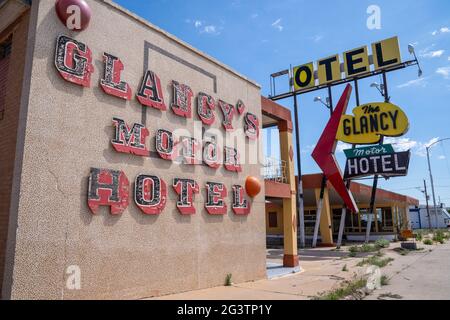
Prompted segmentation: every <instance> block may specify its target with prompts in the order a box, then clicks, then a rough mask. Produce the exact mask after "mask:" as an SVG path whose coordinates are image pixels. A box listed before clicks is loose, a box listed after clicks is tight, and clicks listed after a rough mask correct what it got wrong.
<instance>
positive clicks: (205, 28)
mask: <svg viewBox="0 0 450 320" xmlns="http://www.w3.org/2000/svg"><path fill="white" fill-rule="evenodd" d="M184 21H185V22H186V23H189V24H192V25H193V26H194V27H195V29H197V30H198V31H199V32H200V33H207V34H211V35H219V34H220V30H221V29H223V28H219V27H217V26H215V25H212V24H209V25H208V24H206V23H205V22H204V21H201V20H198V19H196V20H192V19H186V20H184Z"/></svg>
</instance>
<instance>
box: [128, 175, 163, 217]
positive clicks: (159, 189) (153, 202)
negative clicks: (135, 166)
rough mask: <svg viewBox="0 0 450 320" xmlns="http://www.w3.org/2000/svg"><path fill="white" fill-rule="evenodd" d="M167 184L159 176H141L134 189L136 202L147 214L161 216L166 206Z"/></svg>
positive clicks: (137, 179) (138, 177)
mask: <svg viewBox="0 0 450 320" xmlns="http://www.w3.org/2000/svg"><path fill="white" fill-rule="evenodd" d="M166 199H167V187H166V183H165V182H164V181H163V180H161V179H160V178H158V177H157V176H149V175H143V174H141V175H139V176H137V177H136V181H135V187H134V202H135V203H136V205H137V206H138V207H139V209H141V210H142V211H143V212H144V213H145V214H160V213H161V212H162V211H163V210H164V207H165V206H166Z"/></svg>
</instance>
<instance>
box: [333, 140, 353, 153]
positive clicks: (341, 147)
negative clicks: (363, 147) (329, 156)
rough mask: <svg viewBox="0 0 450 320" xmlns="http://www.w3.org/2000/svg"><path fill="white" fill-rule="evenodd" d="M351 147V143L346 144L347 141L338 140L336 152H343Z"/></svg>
mask: <svg viewBox="0 0 450 320" xmlns="http://www.w3.org/2000/svg"><path fill="white" fill-rule="evenodd" d="M351 148H352V145H351V144H348V143H345V142H342V141H338V144H337V146H336V152H337V153H342V152H344V150H346V149H351Z"/></svg>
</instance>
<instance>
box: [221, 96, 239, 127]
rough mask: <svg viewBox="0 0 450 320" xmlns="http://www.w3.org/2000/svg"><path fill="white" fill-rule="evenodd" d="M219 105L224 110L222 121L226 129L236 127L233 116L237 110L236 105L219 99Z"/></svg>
mask: <svg viewBox="0 0 450 320" xmlns="http://www.w3.org/2000/svg"><path fill="white" fill-rule="evenodd" d="M219 107H220V110H222V114H223V121H222V125H223V127H224V128H225V130H226V131H232V130H233V129H234V128H233V116H234V113H235V112H236V111H235V109H234V106H233V105H232V104H229V103H226V102H223V101H222V100H219Z"/></svg>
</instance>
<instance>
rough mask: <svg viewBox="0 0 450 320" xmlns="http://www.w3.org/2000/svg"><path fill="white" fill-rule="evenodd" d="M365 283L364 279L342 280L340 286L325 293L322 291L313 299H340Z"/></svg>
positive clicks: (354, 291)
mask: <svg viewBox="0 0 450 320" xmlns="http://www.w3.org/2000/svg"><path fill="white" fill-rule="evenodd" d="M366 284H367V281H366V280H365V279H356V280H353V281H346V282H344V283H343V284H342V285H341V287H340V288H338V289H335V290H332V291H330V292H327V293H323V294H321V295H319V296H317V297H314V298H313V299H314V300H340V299H343V298H345V297H347V296H351V295H352V294H354V293H356V291H357V290H359V289H361V288H364V287H365V286H366Z"/></svg>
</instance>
